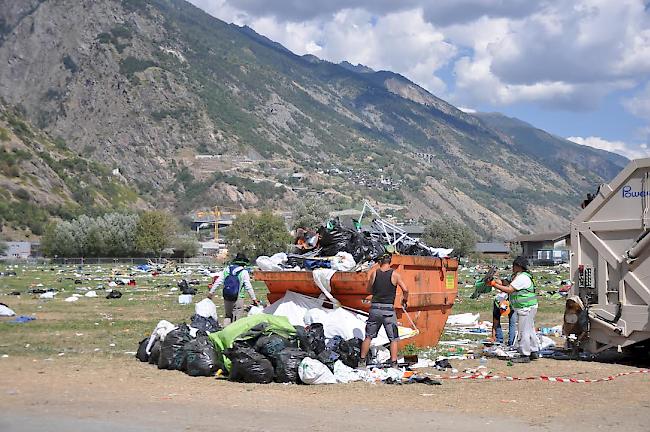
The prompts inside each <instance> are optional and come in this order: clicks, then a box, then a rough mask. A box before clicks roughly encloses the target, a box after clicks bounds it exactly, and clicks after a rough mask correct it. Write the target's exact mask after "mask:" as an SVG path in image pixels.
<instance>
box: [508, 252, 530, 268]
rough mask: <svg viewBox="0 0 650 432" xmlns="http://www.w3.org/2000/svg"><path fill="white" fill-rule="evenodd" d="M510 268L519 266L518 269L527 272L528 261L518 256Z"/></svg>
mask: <svg viewBox="0 0 650 432" xmlns="http://www.w3.org/2000/svg"><path fill="white" fill-rule="evenodd" d="M512 266H513V267H514V266H519V267H521V268H522V269H524V270H528V260H527V259H526V258H525V257H523V256H521V255H519V256H518V257H517V258H515V260H514V261H513V262H512Z"/></svg>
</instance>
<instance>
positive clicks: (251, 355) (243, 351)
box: [226, 344, 274, 384]
mask: <svg viewBox="0 0 650 432" xmlns="http://www.w3.org/2000/svg"><path fill="white" fill-rule="evenodd" d="M226 356H227V357H228V358H229V359H230V361H231V362H232V365H231V367H230V380H231V381H239V382H245V383H257V384H268V383H270V382H271V381H273V374H274V370H273V365H272V364H271V361H270V360H269V359H267V358H266V357H264V356H263V355H262V354H260V353H258V352H257V351H255V349H253V348H251V347H248V346H246V345H239V344H235V345H234V346H233V347H232V348H230V349H228V350H227V351H226Z"/></svg>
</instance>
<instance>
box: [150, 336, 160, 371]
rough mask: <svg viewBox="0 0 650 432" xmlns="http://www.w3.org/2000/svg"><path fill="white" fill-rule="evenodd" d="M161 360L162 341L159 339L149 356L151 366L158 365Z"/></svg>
mask: <svg viewBox="0 0 650 432" xmlns="http://www.w3.org/2000/svg"><path fill="white" fill-rule="evenodd" d="M159 359H160V339H157V340H156V341H155V342H154V343H153V345H152V346H151V353H150V354H149V364H155V365H157V364H158V360H159Z"/></svg>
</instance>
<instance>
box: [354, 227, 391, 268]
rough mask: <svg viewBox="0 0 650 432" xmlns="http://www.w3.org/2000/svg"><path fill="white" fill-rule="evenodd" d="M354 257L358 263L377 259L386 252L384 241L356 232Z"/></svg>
mask: <svg viewBox="0 0 650 432" xmlns="http://www.w3.org/2000/svg"><path fill="white" fill-rule="evenodd" d="M350 253H351V254H352V257H353V258H354V260H355V261H356V262H358V263H360V262H366V261H377V259H379V257H380V256H382V255H383V254H384V253H386V249H385V248H384V245H383V243H382V242H380V241H378V240H373V239H372V238H369V237H367V236H365V235H363V234H361V233H356V235H355V236H354V238H353V239H352V252H350Z"/></svg>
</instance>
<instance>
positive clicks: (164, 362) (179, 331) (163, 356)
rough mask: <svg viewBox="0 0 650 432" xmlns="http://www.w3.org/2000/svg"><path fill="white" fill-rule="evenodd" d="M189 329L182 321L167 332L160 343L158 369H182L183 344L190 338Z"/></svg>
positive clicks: (183, 363)
mask: <svg viewBox="0 0 650 432" xmlns="http://www.w3.org/2000/svg"><path fill="white" fill-rule="evenodd" d="M191 339H192V338H191V336H190V329H189V327H188V326H187V324H185V323H183V324H181V325H180V326H178V328H175V329H174V330H172V331H170V332H169V333H167V336H165V339H164V340H163V341H162V344H160V358H159V359H158V369H173V370H183V369H184V368H185V350H184V349H183V348H184V346H185V344H186V343H187V342H189V341H190V340H191Z"/></svg>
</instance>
